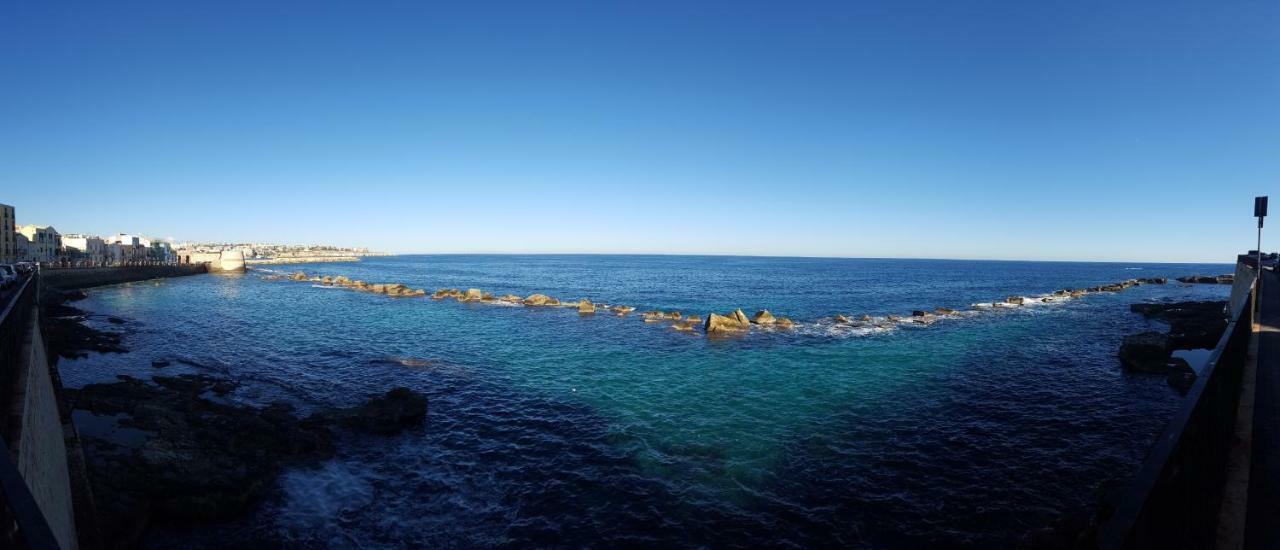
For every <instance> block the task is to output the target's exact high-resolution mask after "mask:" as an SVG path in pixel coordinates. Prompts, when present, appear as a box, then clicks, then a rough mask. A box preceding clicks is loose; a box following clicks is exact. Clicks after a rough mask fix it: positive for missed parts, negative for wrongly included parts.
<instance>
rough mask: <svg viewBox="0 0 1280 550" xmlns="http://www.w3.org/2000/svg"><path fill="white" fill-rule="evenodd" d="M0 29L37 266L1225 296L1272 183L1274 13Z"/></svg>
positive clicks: (150, 15) (314, 21)
mask: <svg viewBox="0 0 1280 550" xmlns="http://www.w3.org/2000/svg"><path fill="white" fill-rule="evenodd" d="M3 12H4V14H5V16H4V17H2V18H0V75H4V79H5V82H6V85H5V86H0V118H2V119H3V120H5V123H4V124H3V125H0V150H3V151H4V153H0V203H5V204H10V205H13V206H14V207H15V208H16V218H17V221H18V223H20V224H42V225H53V226H54V227H56V228H57V229H58V230H59V231H65V232H67V233H85V234H95V235H110V234H115V233H117V232H121V231H127V232H133V233H136V234H143V235H151V236H153V237H158V238H169V237H172V238H175V239H176V240H178V241H220V242H274V243H283V244H288V243H292V244H328V245H335V246H347V247H368V248H370V249H372V250H379V251H387V252H392V253H504V252H514V253H662V254H741V255H765V256H829V257H906V258H913V257H915V258H957V259H1026V260H1083V261H1090V260H1096V261H1160V262H1184V261H1185V262H1222V263H1227V262H1231V261H1233V260H1234V258H1235V254H1237V253H1239V252H1242V251H1244V250H1246V249H1248V248H1252V247H1253V243H1254V240H1253V239H1254V230H1255V223H1254V220H1253V218H1252V217H1251V216H1250V214H1251V201H1252V197H1253V196H1255V195H1266V194H1270V191H1271V190H1272V189H1275V188H1276V186H1275V184H1276V182H1277V181H1280V155H1277V154H1276V153H1275V152H1276V151H1277V150H1280V103H1278V102H1276V101H1275V98H1276V97H1280V78H1278V77H1277V74H1280V70H1278V69H1280V65H1278V62H1277V61H1276V60H1277V59H1280V35H1278V34H1277V33H1276V32H1275V29H1276V28H1280V5H1278V4H1276V3H1274V2H1236V3H1229V4H1204V3H1190V2H1185V3H1184V2H1172V3H1170V2H1159V3H1157V2H1140V3H1125V4H1123V5H1117V4H1109V3H1088V2H1086V3H1073V4H1069V5H1056V6H1047V5H1038V4H1027V3H1019V2H982V3H978V4H972V3H965V4H963V5H961V4H956V3H949V2H913V3H893V4H885V5H870V4H858V5H850V4H845V3H841V4H819V5H810V6H807V7H804V8H799V7H796V6H785V7H784V6H780V5H774V4H768V3H742V2H734V3H723V4H720V3H707V4H702V3H700V4H699V5H696V6H691V5H687V4H682V3H671V4H662V3H645V4H643V5H635V6H602V5H589V6H581V5H575V6H567V5H555V4H538V5H536V6H535V5H522V4H511V5H508V6H505V7H495V6H490V5H486V6H425V5H402V4H388V5H379V6H370V5H347V6H334V5H317V4H305V5H301V6H286V5H283V4H282V5H262V4H260V3H252V2H226V3H218V4H216V5H207V6H191V5H178V4H171V3H164V2H155V3H138V2H123V3H112V4H99V3H89V2H84V3H72V4H58V5H42V4H14V5H9V6H6V8H4V10H3ZM1276 227H1280V225H1277V226H1276ZM1269 242H1272V243H1274V242H1280V241H1276V240H1274V239H1266V238H1264V248H1266V249H1269V250H1274V249H1277V248H1280V246H1276V245H1272V244H1268V243H1269Z"/></svg>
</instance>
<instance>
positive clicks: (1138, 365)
mask: <svg viewBox="0 0 1280 550" xmlns="http://www.w3.org/2000/svg"><path fill="white" fill-rule="evenodd" d="M1172 351H1173V349H1172V348H1170V347H1169V337H1168V336H1166V335H1165V334H1163V333H1159V332H1140V333H1138V334H1130V335H1129V336H1125V337H1124V342H1123V343H1122V344H1120V361H1121V362H1122V363H1124V365H1125V366H1126V367H1128V368H1130V369H1132V370H1135V371H1138V372H1148V373H1154V374H1166V373H1168V372H1169V354H1170V353H1171V352H1172Z"/></svg>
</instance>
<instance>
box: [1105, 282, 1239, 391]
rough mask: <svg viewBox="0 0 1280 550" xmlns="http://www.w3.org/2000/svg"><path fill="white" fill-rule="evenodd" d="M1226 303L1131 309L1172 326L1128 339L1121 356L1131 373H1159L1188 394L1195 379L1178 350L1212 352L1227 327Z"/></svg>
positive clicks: (1151, 305)
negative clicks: (1174, 353) (1177, 354)
mask: <svg viewBox="0 0 1280 550" xmlns="http://www.w3.org/2000/svg"><path fill="white" fill-rule="evenodd" d="M1226 308H1227V302H1225V301H1202V302H1174V303H1159V304H1148V303H1144V304H1133V305H1131V306H1129V310H1130V311H1132V312H1134V313H1138V314H1140V315H1142V316H1143V317H1145V318H1147V319H1154V320H1158V321H1163V322H1165V323H1168V324H1169V330H1168V331H1166V332H1157V331H1147V332H1140V333H1137V334H1130V335H1128V336H1125V338H1124V342H1123V343H1122V344H1121V345H1120V351H1119V353H1118V355H1119V357H1120V361H1121V363H1123V364H1124V366H1125V368H1127V369H1128V370H1130V371H1132V372H1139V373H1147V374H1160V375H1164V376H1166V377H1167V380H1168V382H1169V385H1170V386H1173V387H1175V388H1177V389H1178V390H1179V391H1183V392H1185V391H1186V390H1187V389H1188V388H1190V387H1191V384H1192V383H1194V382H1195V380H1196V371H1195V369H1193V368H1192V367H1191V365H1190V364H1189V363H1187V361H1186V359H1182V358H1180V357H1173V352H1174V351H1175V350H1192V349H1213V348H1214V347H1217V345H1218V339H1219V338H1221V337H1222V333H1223V331H1225V330H1226V328H1227V322H1228V319H1227V311H1226Z"/></svg>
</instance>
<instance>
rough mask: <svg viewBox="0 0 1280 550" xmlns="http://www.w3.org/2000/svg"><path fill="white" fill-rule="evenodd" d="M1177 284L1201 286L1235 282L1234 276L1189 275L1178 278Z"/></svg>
mask: <svg viewBox="0 0 1280 550" xmlns="http://www.w3.org/2000/svg"><path fill="white" fill-rule="evenodd" d="M1177 280H1178V282H1179V283H1189V284H1201V285H1229V284H1233V283H1235V282H1236V276H1235V275H1232V274H1226V275H1189V276H1186V277H1178V279H1177Z"/></svg>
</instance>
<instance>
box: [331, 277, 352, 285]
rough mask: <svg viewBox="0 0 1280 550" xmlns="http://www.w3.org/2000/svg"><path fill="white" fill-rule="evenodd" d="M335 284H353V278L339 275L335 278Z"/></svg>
mask: <svg viewBox="0 0 1280 550" xmlns="http://www.w3.org/2000/svg"><path fill="white" fill-rule="evenodd" d="M333 284H335V285H340V286H348V285H350V284H351V279H348V278H347V276H346V275H338V276H337V277H334V278H333Z"/></svg>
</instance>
